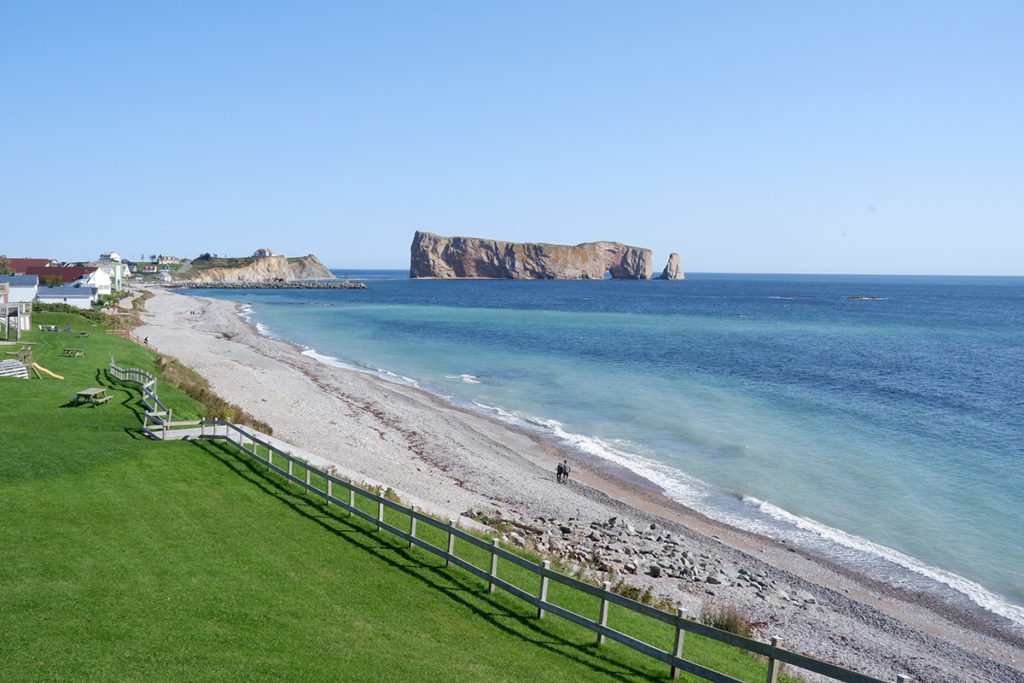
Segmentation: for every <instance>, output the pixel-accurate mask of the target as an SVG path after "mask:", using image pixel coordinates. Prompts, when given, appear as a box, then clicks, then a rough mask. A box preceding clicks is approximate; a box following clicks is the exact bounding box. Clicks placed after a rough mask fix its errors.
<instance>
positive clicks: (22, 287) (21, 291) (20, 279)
mask: <svg viewBox="0 0 1024 683" xmlns="http://www.w3.org/2000/svg"><path fill="white" fill-rule="evenodd" d="M0 288H3V289H6V290H7V296H6V297H0V303H4V304H22V303H25V304H27V303H29V302H30V301H34V300H35V298H36V290H38V289H39V277H38V276H37V275H0Z"/></svg>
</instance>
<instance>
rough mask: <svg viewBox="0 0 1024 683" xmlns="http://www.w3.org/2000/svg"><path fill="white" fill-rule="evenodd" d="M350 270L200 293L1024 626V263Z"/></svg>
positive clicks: (717, 507)
mask: <svg viewBox="0 0 1024 683" xmlns="http://www.w3.org/2000/svg"><path fill="white" fill-rule="evenodd" d="M335 272H336V273H337V274H338V275H339V276H342V277H350V278H354V279H363V280H364V281H365V282H367V284H368V285H369V287H370V289H369V290H365V291H356V290H247V291H239V290H197V291H195V292H194V293H195V294H199V295H204V296H214V297H220V298H226V299H232V300H236V301H240V302H242V303H244V304H247V306H246V307H245V310H246V311H247V315H248V316H249V317H250V318H251V319H252V320H253V322H255V323H258V324H259V326H260V327H261V329H263V330H264V331H265V332H266V333H268V334H271V335H273V336H276V337H279V338H283V339H286V340H289V341H293V342H296V343H299V344H302V345H305V346H306V347H308V348H309V349H310V351H309V353H310V354H311V355H316V356H317V357H319V358H321V359H322V360H324V361H325V362H332V363H340V364H342V365H345V366H349V367H356V368H359V369H362V370H365V371H368V372H373V373H376V374H380V375H381V376H384V377H387V378H389V379H392V380H395V381H400V382H405V383H409V384H414V385H416V386H419V387H421V388H423V389H426V390H428V391H431V392H434V393H436V394H440V395H442V396H445V397H448V398H449V399H450V400H451V401H453V402H455V403H458V404H460V405H464V406H468V407H471V408H473V409H475V410H478V411H481V412H484V413H487V414H490V415H493V416H495V417H497V418H499V419H502V420H506V421H508V422H511V423H514V424H516V425H519V426H525V427H527V428H530V429H534V430H538V431H540V432H542V433H544V434H546V435H548V436H549V437H551V438H552V439H555V440H558V441H559V442H561V443H563V444H567V445H571V446H573V447H575V448H576V449H578V451H579V452H580V454H581V457H588V458H594V459H605V460H608V461H612V462H615V463H618V464H620V465H624V466H626V467H627V468H629V469H631V470H632V471H634V472H636V473H637V474H638V475H641V476H643V477H645V478H647V479H649V480H650V481H652V482H654V483H655V484H657V485H658V486H660V487H661V488H663V489H664V491H665V492H666V493H667V494H668V495H670V496H672V497H673V498H675V499H677V500H679V501H680V502H682V503H685V504H686V505H689V506H691V507H693V508H695V509H697V510H699V511H701V512H704V513H705V514H707V515H709V516H711V517H713V518H717V519H719V520H722V521H725V522H728V523H730V524H733V525H735V526H739V527H743V528H745V529H749V530H752V531H757V532H760V533H763V534H767V535H769V536H772V537H776V538H782V539H787V541H788V542H792V543H796V544H798V545H800V546H803V547H804V548H806V549H808V550H811V551H813V552H816V553H819V554H822V555H825V556H827V557H830V558H832V559H834V560H837V561H840V562H843V563H845V564H847V565H850V566H853V567H855V568H857V569H860V570H862V571H866V572H868V573H870V574H872V575H874V576H876V577H878V578H880V579H883V580H886V581H889V582H891V583H894V584H898V585H902V586H907V587H911V588H918V589H921V590H925V591H928V592H930V593H935V594H940V595H941V596H942V597H943V598H945V599H947V600H950V601H952V602H953V603H955V604H959V605H960V606H962V607H968V608H969V607H970V606H971V605H970V604H969V603H973V604H975V605H980V606H982V607H984V608H985V609H987V610H990V611H992V612H995V613H996V614H1000V615H1002V616H1004V617H1007V618H1009V619H1011V620H1013V621H1015V622H1016V623H1017V624H1018V625H1021V626H1024V607H1022V606H1024V394H1022V392H1024V343H1022V340H1024V278H970V277H916V276H915V277H910V276H809V275H792V276H787V275H725V274H693V275H690V276H689V277H690V279H688V280H686V281H680V282H665V281H611V280H605V281H506V280H410V279H408V278H407V277H406V275H407V273H406V272H405V271H357V270H352V271H345V270H337V271H335ZM851 297H872V298H851Z"/></svg>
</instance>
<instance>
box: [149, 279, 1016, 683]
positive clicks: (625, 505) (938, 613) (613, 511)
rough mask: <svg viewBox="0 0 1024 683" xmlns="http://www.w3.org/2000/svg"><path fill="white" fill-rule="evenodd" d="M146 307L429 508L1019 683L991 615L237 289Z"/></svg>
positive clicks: (574, 558)
mask: <svg viewBox="0 0 1024 683" xmlns="http://www.w3.org/2000/svg"><path fill="white" fill-rule="evenodd" d="M147 308H148V312H145V313H143V314H142V318H143V321H144V326H143V327H142V328H140V329H139V330H138V331H137V334H139V335H140V336H143V337H148V338H149V343H150V345H151V346H154V347H155V348H156V349H157V350H159V351H160V352H162V353H165V354H168V355H172V356H175V357H177V358H178V359H180V360H181V361H182V362H184V363H185V364H186V365H189V366H191V367H192V368H194V369H195V370H196V371H198V372H199V373H200V374H202V375H203V376H205V377H206V378H207V379H208V380H209V381H210V383H211V386H212V388H213V390H214V391H216V392H217V393H218V394H219V395H221V396H222V397H223V398H224V399H226V400H227V401H229V402H232V403H236V404H238V405H240V406H242V407H244V408H245V409H246V410H247V411H248V412H250V413H251V414H252V415H253V416H254V417H255V418H257V419H259V420H262V421H264V422H266V423H268V424H270V425H271V426H272V427H273V429H274V435H275V436H276V437H279V438H281V439H282V440H284V441H286V442H288V443H291V444H293V445H295V446H296V447H298V448H301V449H303V450H306V451H309V452H311V453H315V454H317V455H318V456H320V457H322V458H324V459H326V460H328V461H330V462H331V463H334V464H335V465H336V466H337V467H338V469H339V471H341V472H342V473H344V474H345V476H351V477H353V478H354V479H356V480H360V479H361V480H362V481H365V482H367V483H382V484H386V485H387V486H389V487H391V488H392V489H394V490H395V491H396V492H397V493H398V495H399V496H400V497H401V498H402V499H403V500H404V501H406V502H408V503H411V504H415V505H417V506H420V507H422V508H423V509H424V510H425V511H426V512H428V513H430V514H434V515H437V516H442V517H443V518H448V517H453V516H457V515H460V514H466V513H469V512H482V513H484V514H486V515H488V516H489V517H492V518H500V519H501V520H503V521H507V522H509V523H511V524H512V531H510V532H509V533H508V539H509V541H510V542H512V543H520V542H522V543H524V544H525V543H529V544H531V545H532V546H534V547H536V548H537V549H539V550H541V551H545V552H548V553H550V554H552V555H557V556H559V557H562V558H564V561H565V562H566V563H567V564H569V565H570V566H572V565H573V563H578V564H579V563H582V559H583V558H591V557H594V556H599V557H600V558H601V561H602V562H604V563H606V565H607V568H614V569H615V570H616V573H617V575H621V576H625V577H626V578H627V580H628V581H629V582H631V583H634V584H635V585H637V586H640V587H642V588H650V589H651V591H652V592H653V593H654V595H656V596H664V597H667V598H669V599H671V600H673V601H674V602H676V603H677V604H679V605H680V606H681V607H682V608H683V609H684V610H686V611H687V612H688V613H689V614H692V615H699V614H700V613H701V611H703V610H704V609H706V608H715V607H722V606H727V605H731V606H734V607H736V608H737V609H739V610H740V611H742V612H743V613H745V614H746V615H748V617H749V618H750V620H751V622H752V623H753V624H754V628H755V633H756V635H757V637H759V638H762V639H767V638H769V637H772V636H777V637H779V638H780V639H781V645H782V646H783V647H786V648H788V649H792V650H794V651H798V652H803V653H806V654H808V655H811V656H813V657H816V658H819V659H824V660H827V661H831V662H834V663H836V664H839V665H841V666H844V667H847V668H851V669H854V670H856V671H860V672H863V673H866V674H869V675H873V676H876V677H879V678H882V679H886V680H895V679H896V676H897V675H908V676H910V677H911V679H912V680H915V681H953V680H957V681H960V680H962V681H1024V640H1022V638H1021V637H1020V635H1019V634H1016V633H1014V632H1013V631H1012V630H1011V629H1010V628H1009V627H1008V626H1007V624H1005V623H1002V622H1001V621H999V620H998V619H997V618H995V617H993V618H991V619H989V618H986V617H985V616H984V615H979V614H977V613H968V612H964V611H960V610H957V609H953V608H951V607H949V606H947V605H944V604H939V603H937V602H934V601H929V600H927V599H926V598H923V597H922V596H920V595H917V594H914V593H910V592H907V591H905V590H902V589H900V588H899V587H895V586H890V585H886V584H884V583H881V582H879V581H877V580H874V579H872V578H871V577H869V576H863V575H858V574H855V573H852V572H850V571H849V570H846V569H843V568H840V567H837V566H835V565H833V564H831V563H829V562H828V561H825V560H823V559H821V558H818V557H815V556H812V555H808V554H806V553H804V552H802V551H800V550H798V549H795V548H791V547H789V546H787V545H785V544H783V543H779V542H775V541H772V540H770V539H766V538H763V537H760V536H757V535H754V534H750V533H747V532H743V531H740V530H737V529H734V528H732V527H729V526H726V525H724V524H721V523H718V522H716V521H714V520H711V519H708V518H707V517H704V516H702V515H700V514H698V513H696V512H694V511H693V510H690V509H689V508H686V507H685V506H683V505H680V504H678V503H676V502H675V501H673V500H671V499H669V498H668V497H666V496H664V495H663V494H662V493H661V492H660V491H658V490H657V487H655V486H654V485H652V484H650V483H649V482H644V481H639V480H638V479H637V477H636V476H635V475H633V474H631V473H627V472H624V471H620V470H617V469H616V468H615V466H613V465H609V464H607V463H604V462H601V461H596V460H594V459H591V458H587V457H586V456H584V455H583V454H581V453H577V452H574V451H570V450H564V449H562V448H560V447H559V446H558V445H557V444H554V443H550V442H547V441H545V440H543V439H542V438H540V437H539V436H538V435H536V434H533V433H530V432H527V431H520V430H517V429H514V428H512V427H510V426H508V425H506V424H502V423H498V422H496V421H493V420H491V419H489V418H487V417H484V416H482V415H479V414H476V413H473V412H470V411H467V410H463V409H461V408H458V407H456V406H453V405H452V404H450V403H448V402H446V401H445V400H444V399H442V398H441V397H438V396H435V395H433V394H430V393H427V392H424V391H421V390H419V389H416V388H413V387H409V386H406V385H401V384H396V383H392V382H388V381H386V380H384V379H381V378H380V377H377V376H374V375H370V374H368V373H363V372H358V371H354V370H349V369H346V368H342V367H339V366H337V365H333V364H331V363H330V362H324V359H318V358H317V357H315V356H314V355H313V354H312V353H311V352H309V351H307V350H304V349H303V348H301V347H299V346H296V345H294V344H290V343H287V342H283V341H279V340H275V339H270V338H268V337H265V336H263V335H260V334H259V333H258V332H257V331H256V329H255V328H254V327H253V326H252V325H250V324H249V323H247V322H246V321H245V320H244V319H243V318H242V317H241V316H240V315H239V306H238V305H237V304H235V303H232V302H227V301H221V300H213V299H207V298H200V297H194V296H190V295H187V294H182V293H173V292H169V291H162V290H157V291H155V296H154V297H153V298H152V299H150V300H149V302H148V303H147ZM190 312H197V313H198V314H197V315H192V314H190ZM563 458H567V459H568V460H569V462H570V463H571V464H572V466H573V470H572V481H571V482H570V483H569V484H568V485H560V484H557V483H556V482H555V476H554V469H555V463H556V462H557V461H560V460H562V459H563ZM517 537H518V540H517ZM655 567H657V569H655ZM597 570H598V571H600V569H597Z"/></svg>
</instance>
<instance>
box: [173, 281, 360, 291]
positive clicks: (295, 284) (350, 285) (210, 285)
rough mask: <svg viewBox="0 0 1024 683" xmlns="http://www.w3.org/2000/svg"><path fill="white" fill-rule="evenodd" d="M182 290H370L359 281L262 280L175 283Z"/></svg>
mask: <svg viewBox="0 0 1024 683" xmlns="http://www.w3.org/2000/svg"><path fill="white" fill-rule="evenodd" d="M173 286H174V287H179V288H181V289H369V287H367V286H366V283H365V282H359V281H358V280H326V281H321V280H302V281H298V280H260V281H257V282H204V281H197V280H189V281H185V282H175V283H174V284H173Z"/></svg>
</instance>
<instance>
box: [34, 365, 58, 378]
mask: <svg viewBox="0 0 1024 683" xmlns="http://www.w3.org/2000/svg"><path fill="white" fill-rule="evenodd" d="M32 367H34V368H35V369H36V370H38V371H39V372H45V373H46V374H47V375H49V376H50V377H56V378H57V379H64V378H63V377H61V376H60V375H58V374H56V373H53V372H50V371H49V370H47V369H46V368H44V367H43V366H42V365H40V364H39V363H32Z"/></svg>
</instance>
